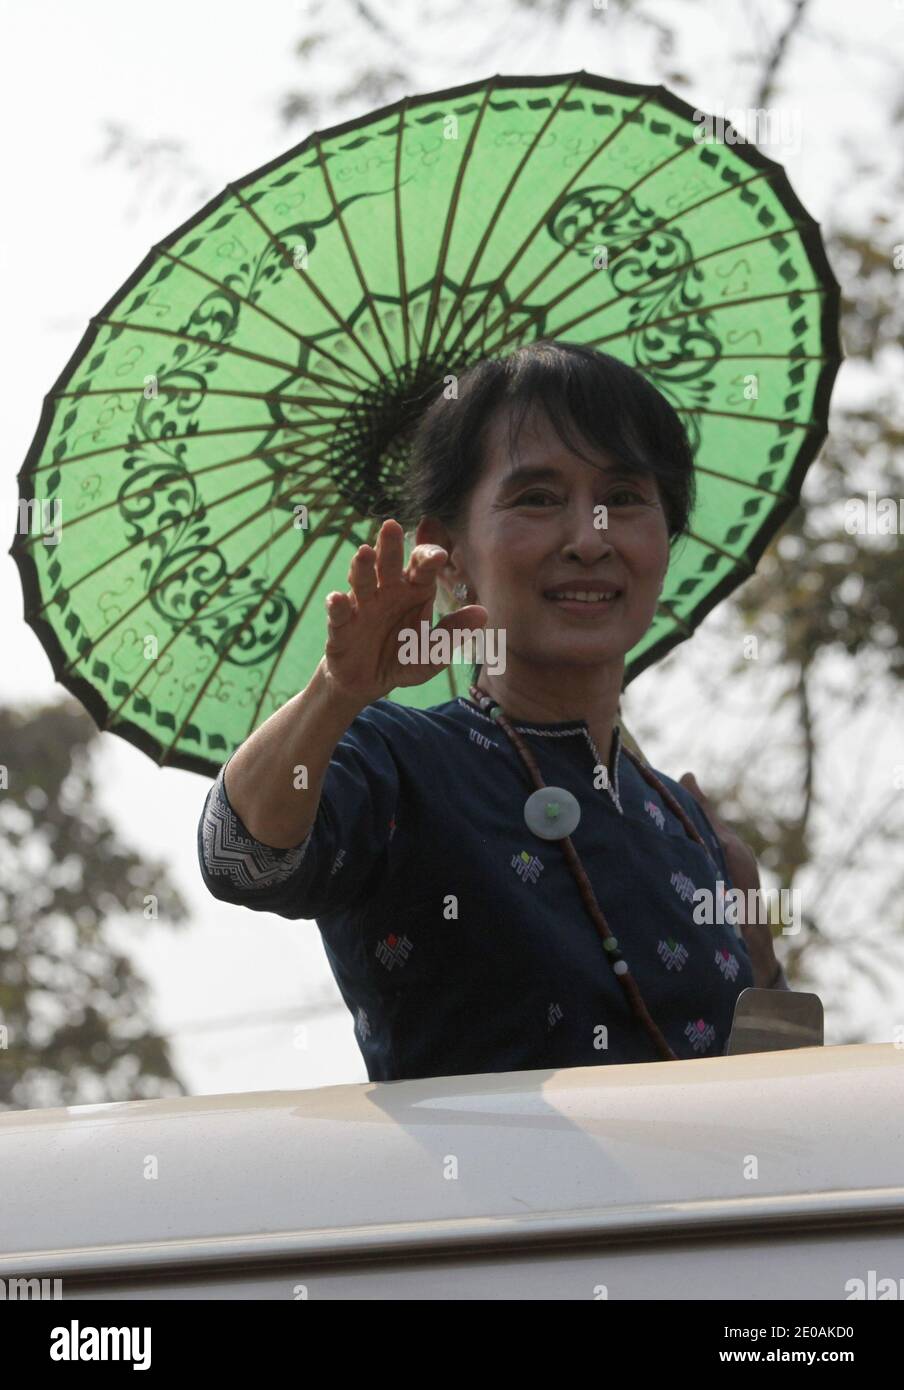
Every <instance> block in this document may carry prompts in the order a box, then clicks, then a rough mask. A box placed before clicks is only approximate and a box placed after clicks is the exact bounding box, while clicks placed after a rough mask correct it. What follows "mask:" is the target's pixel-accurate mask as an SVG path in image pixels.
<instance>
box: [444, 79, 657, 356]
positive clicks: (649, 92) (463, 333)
mask: <svg viewBox="0 0 904 1390" xmlns="http://www.w3.org/2000/svg"><path fill="white" fill-rule="evenodd" d="M656 90H657V89H656V88H653V87H650V88H647V89H646V91H645V92H644V95H643V97H642V98H641V100H640V101H639V102H638V103H637V105H636V106H634V107H633V108H632V110H631V117H632V118H633V116H634V115H635V114H636V113H637V112H638V111H639V110H640V109H641V107H642V106H644V105H645V104H646V103H647V102H648V101H649V100H650V98H651V97H652V96H654V95H655V92H656ZM631 124H632V120H631V119H630V118H623V119H622V120H621V121H620V122H619V124H618V125H617V126H615V128H614V129H613V130H612V131H611V132H610V134H609V135H607V136H606V138H605V140H604V141H603V142H602V144H601V145H598V146H597V148H596V149H595V150H594V151H593V153H592V154H590V155H588V156H587V158H586V159H585V160H584V162H583V164H581V165H580V166H579V167H578V168H577V169H576V170H575V171H574V173H573V174H572V176H571V178H570V179H569V180H568V182H567V183H566V184H565V186H564V188H563V189H562V190H561V191H560V192H559V193H558V194H557V195H556V197H555V198H554V199H553V201H552V203H551V204H548V205H547V211H546V212H544V213H543V214H542V215H541V216H540V217H539V218H538V220H537V221H536V222H535V224H534V226H533V227H532V228H531V230H530V231H529V232H528V234H527V236H526V237H525V238H524V240H523V241H522V243H521V245H520V246H519V247H518V248H517V249H516V250H515V251H514V252H513V254H512V256H511V257H510V259H509V261H508V264H507V265H506V266H505V267H504V268H503V269H502V270H501V271H499V273H498V274H497V275H495V276H494V277H493V278H494V280H495V281H496V282H497V283H498V284H500V285H504V284H505V282H506V280H507V279H508V277H509V274H510V273H511V271H512V268H513V267H514V266H516V265H517V264H518V262H519V261H520V260H521V258H522V256H523V255H524V253H525V251H526V250H527V248H528V246H529V245H530V244H531V242H532V241H533V240H534V238H535V237H536V235H537V233H538V232H539V231H540V230H541V228H542V227H543V226H544V225H545V223H546V219H547V216H548V209H549V207H550V206H552V205H554V204H555V203H557V202H558V201H559V200H560V199H561V198H563V197H564V196H565V194H566V193H567V192H568V190H569V188H571V186H572V184H573V183H574V182H575V180H576V179H579V178H580V177H581V176H582V175H583V173H584V171H585V170H586V169H587V168H588V167H589V166H590V165H591V164H592V163H593V161H594V160H595V159H596V158H597V157H598V156H599V155H600V154H601V153H602V152H603V150H604V149H606V147H607V146H608V145H610V144H611V143H612V141H613V140H615V139H616V137H617V136H618V135H620V134H621V132H622V131H623V130H626V129H627V127H628V126H629V125H631ZM480 313H481V310H480V309H479V308H478V309H476V310H475V311H474V313H473V314H472V315H471V317H470V319H468V321H467V322H466V323H464V324H462V326H461V328H460V329H459V331H458V337H457V338H456V339H455V341H454V342H453V343H452V345H451V347H450V348H449V349H448V351H449V352H450V354H451V353H454V352H455V351H456V349H457V348H458V344H459V342H461V341H462V339H463V338H466V337H467V334H468V333H469V331H470V329H471V327H472V325H473V324H474V323H475V322H476V320H477V319H478V318H479V317H480ZM485 336H486V335H485V334H484V338H485ZM482 345H483V339H481V343H480V344H479V345H478V350H482Z"/></svg>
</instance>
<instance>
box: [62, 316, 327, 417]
mask: <svg viewBox="0 0 904 1390" xmlns="http://www.w3.org/2000/svg"><path fill="white" fill-rule="evenodd" d="M89 323H92V324H105V325H107V326H109V327H110V328H122V329H127V330H128V331H129V332H131V333H157V334H159V335H160V336H161V337H164V338H178V339H180V340H181V341H182V342H186V343H194V344H195V345H196V346H197V347H204V348H210V349H213V350H214V351H216V352H227V353H230V354H232V355H233V356H234V357H242V358H244V359H245V360H246V361H248V362H260V363H261V365H262V366H264V367H276V368H277V370H279V371H281V372H287V373H288V374H289V375H290V376H297V375H298V369H297V368H296V367H293V366H292V364H291V363H289V362H283V361H282V360H281V358H278V357H265V356H264V354H263V353H260V352H252V351H251V349H250V348H240V347H235V346H234V344H232V343H217V342H214V340H213V339H212V338H196V337H194V336H193V335H192V334H191V333H181V332H179V331H178V329H175V328H162V327H158V326H157V325H156V324H150V323H129V322H128V320H126V319H108V318H104V317H102V316H100V315H95V316H94V317H92V318H91V319H89ZM305 375H306V377H308V378H309V379H310V380H311V381H317V382H319V383H320V384H321V385H324V386H326V387H327V389H329V388H330V387H332V386H341V385H342V383H340V382H336V381H333V380H331V379H330V378H329V377H321V376H320V375H319V374H316V375H315V373H313V372H307V373H305ZM343 389H347V388H344V387H343ZM340 404H347V402H340Z"/></svg>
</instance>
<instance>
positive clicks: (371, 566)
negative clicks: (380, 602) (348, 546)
mask: <svg viewBox="0 0 904 1390" xmlns="http://www.w3.org/2000/svg"><path fill="white" fill-rule="evenodd" d="M376 565H377V555H376V551H375V550H374V548H373V546H372V545H359V546H358V549H357V550H356V551H355V553H354V555H353V556H352V562H351V564H350V565H349V567H348V582H349V584H350V585H351V586H352V592H353V593H354V595H355V599H356V600H357V601H358V602H359V603H364V602H366V601H367V599H369V598H373V596H374V594H375V593H376V592H377V569H376Z"/></svg>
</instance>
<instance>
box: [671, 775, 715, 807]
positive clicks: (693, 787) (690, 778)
mask: <svg viewBox="0 0 904 1390" xmlns="http://www.w3.org/2000/svg"><path fill="white" fill-rule="evenodd" d="M678 780H679V782H680V783H681V785H682V787H687V789H688V791H689V792H690V794H691V796H693V797H694V799H695V800H697V801H699V802H700V805H701V806H702V807H703V808H704V810H709V802H708V801H707V799H706V797H705V796H704V795H703V792H702V791H701V790H700V787H699V785H698V783H697V779H696V777H695V776H694V774H693V773H692V772H685V773H682V775H681V776H680V777H679V778H678Z"/></svg>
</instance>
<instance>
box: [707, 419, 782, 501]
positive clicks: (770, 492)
mask: <svg viewBox="0 0 904 1390" xmlns="http://www.w3.org/2000/svg"><path fill="white" fill-rule="evenodd" d="M783 423H784V422H783ZM694 472H695V473H705V474H706V475H707V477H709V478H719V479H720V480H721V481H722V482H724V483H734V484H735V486H736V487H743V488H746V489H747V490H748V491H749V492H762V493H764V494H765V496H767V497H774V498H775V500H776V501H777V502H793V501H794V498H793V497H792V496H791V493H790V492H785V491H784V489H783V488H778V489H776V488H771V487H763V486H762V485H761V484H760V483H751V482H749V481H748V480H747V479H746V478H733V477H732V475H731V474H730V473H720V472H719V470H718V469H717V468H706V467H705V466H704V465H703V464H702V463H695V464H694Z"/></svg>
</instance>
